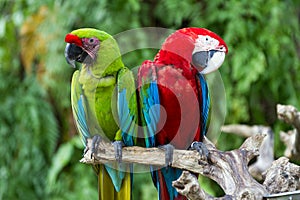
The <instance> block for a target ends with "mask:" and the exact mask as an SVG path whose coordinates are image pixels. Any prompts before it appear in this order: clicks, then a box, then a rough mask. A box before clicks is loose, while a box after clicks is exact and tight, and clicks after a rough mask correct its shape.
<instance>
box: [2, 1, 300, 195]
mask: <svg viewBox="0 0 300 200" xmlns="http://www.w3.org/2000/svg"><path fill="white" fill-rule="evenodd" d="M0 11H1V17H0V61H1V62H0V94H1V97H0V137H1V140H0V158H1V159H0V199H42V198H43V199H85V198H88V199H96V198H97V189H96V187H97V181H96V176H95V175H94V174H93V171H92V168H91V167H88V166H85V165H83V164H80V163H79V162H78V161H79V160H80V158H81V155H82V149H83V146H82V144H81V142H80V141H79V139H78V136H77V133H76V129H75V128H74V124H73V119H72V115H71V111H70V80H71V75H72V73H73V69H71V68H70V67H68V65H67V64H66V62H65V59H64V47H65V43H64V36H65V34H66V33H68V32H70V31H71V30H73V29H75V28H79V27H95V28H98V29H102V30H105V31H107V32H109V33H111V34H112V35H113V34H117V33H120V32H122V31H126V30H129V29H133V28H140V27H148V26H152V27H165V28H169V29H178V28H181V27H187V26H197V27H206V28H208V29H211V30H213V31H214V32H216V33H218V34H219V35H221V36H222V37H223V39H224V40H225V41H226V43H227V44H228V46H229V54H228V56H227V58H226V60H225V63H224V65H223V66H222V68H221V69H220V73H221V74H222V78H223V81H224V84H225V89H226V98H227V99H226V101H227V105H226V111H227V117H226V123H245V124H250V125H251V124H264V125H268V126H271V127H272V128H273V130H274V131H275V134H276V135H275V139H276V140H275V149H276V152H275V155H276V157H278V156H281V155H282V153H283V144H282V143H281V142H280V141H279V136H278V132H279V130H280V129H283V130H284V129H287V128H290V127H286V126H285V125H284V124H282V123H280V122H278V121H277V119H276V114H275V105H276V104H277V103H282V104H292V105H294V106H296V107H298V108H300V98H299V91H300V73H299V70H300V62H299V57H300V53H299V52H300V43H299V42H300V38H299V37H300V31H299V28H300V26H299V24H300V23H299V21H300V20H299V18H300V2H299V1H298V0H286V1H279V0H264V1H263V0H253V1H244V0H243V1H236V0H228V1H223V0H214V1H208V0H198V1H196V0H187V1H175V0H150V1H139V0H129V1H123V0H116V1H105V0H102V1H98V0H91V1H64V0H44V1H34V0H2V1H0ZM154 54H155V51H153V50H142V51H141V50H140V51H137V52H135V53H134V54H131V55H126V56H125V58H124V61H125V63H126V64H127V65H128V66H136V65H137V63H141V61H143V60H145V59H151V58H152V57H153V55H154ZM224 104H225V103H224ZM218 141H219V143H218V145H219V147H220V148H222V149H231V148H235V147H237V146H238V145H239V144H240V143H241V142H242V139H241V138H237V137H234V136H231V135H227V134H226V135H225V134H222V135H221V137H220V138H219V140H218ZM220 141H222V142H220ZM227 141H230V142H227ZM232 141H234V142H232ZM135 183H138V184H135V185H134V195H133V197H134V199H145V200H148V199H156V191H155V189H154V187H153V186H152V183H151V180H150V176H149V174H138V175H137V176H136V178H135ZM201 183H202V184H203V185H204V186H205V187H206V188H207V190H209V192H210V193H212V194H215V195H221V194H222V191H220V189H218V188H217V187H216V186H215V185H213V183H211V182H209V181H207V180H203V179H202V181H201Z"/></svg>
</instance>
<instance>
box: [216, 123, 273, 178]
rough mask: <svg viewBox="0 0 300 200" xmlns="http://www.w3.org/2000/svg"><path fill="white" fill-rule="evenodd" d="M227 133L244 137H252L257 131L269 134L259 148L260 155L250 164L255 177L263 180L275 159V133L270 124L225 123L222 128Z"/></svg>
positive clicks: (250, 169)
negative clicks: (265, 172)
mask: <svg viewBox="0 0 300 200" xmlns="http://www.w3.org/2000/svg"><path fill="white" fill-rule="evenodd" d="M221 130H222V131H223V132H225V133H233V134H236V135H238V136H242V137H250V136H253V135H255V134H257V133H263V134H266V135H267V136H266V137H265V138H264V140H263V143H262V145H261V147H260V149H259V156H258V157H257V160H256V162H254V163H253V164H251V165H250V166H249V171H250V173H251V175H252V176H253V177H255V178H256V179H258V180H262V173H263V172H264V171H265V170H267V169H268V168H269V167H270V166H271V164H272V162H273V161H274V133H273V131H272V129H271V128H270V127H268V126H259V125H254V126H248V125H241V124H231V125H224V126H223V127H222V129H221Z"/></svg>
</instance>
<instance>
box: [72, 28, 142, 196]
mask: <svg viewBox="0 0 300 200" xmlns="http://www.w3.org/2000/svg"><path fill="white" fill-rule="evenodd" d="M71 34H73V35H77V36H78V37H79V38H90V37H97V38H98V39H99V40H100V48H99V51H98V53H97V58H96V60H95V62H94V63H93V64H92V65H86V64H82V67H81V69H80V70H79V71H76V72H75V73H74V74H73V78H72V89H71V99H72V108H73V115H74V118H75V122H76V124H77V127H78V130H79V132H80V134H81V136H82V137H83V141H84V142H86V138H87V137H92V136H93V135H95V134H98V135H100V136H102V138H103V139H107V140H109V141H116V140H118V141H120V140H122V135H121V134H122V131H121V129H120V126H119V125H118V123H119V121H118V114H119V113H118V93H119V92H121V91H122V90H124V89H126V91H127V93H128V95H127V93H126V100H127V101H128V106H129V107H130V113H131V115H135V116H137V103H136V96H135V85H134V78H133V75H132V73H131V72H130V70H128V69H127V68H126V67H125V66H124V64H123V63H122V60H121V55H120V51H119V48H118V45H117V43H116V41H115V40H114V39H113V38H112V36H110V35H109V34H107V33H105V32H103V31H99V30H96V29H79V30H75V31H73V32H72V33H71ZM125 72H129V73H125ZM80 100H82V104H83V106H82V107H83V109H84V118H85V119H86V120H81V119H80V111H79V108H78V102H80ZM80 120H81V121H80ZM136 120H137V118H136ZM85 123H86V127H87V128H82V127H85ZM82 124H83V125H82ZM132 127H133V128H131V129H132V130H133V129H134V131H137V129H136V128H135V127H136V126H135V123H133V125H132ZM134 133H137V132H134ZM121 168H122V169H121ZM125 168H127V171H129V169H128V166H125ZM95 169H96V172H97V173H98V179H99V181H98V182H99V199H105V200H107V199H130V198H131V178H130V174H129V173H125V172H123V170H125V169H124V166H122V167H121V166H120V165H119V164H118V163H115V164H112V165H105V166H104V165H99V166H95ZM116 169H118V170H116ZM121 171H122V172H121Z"/></svg>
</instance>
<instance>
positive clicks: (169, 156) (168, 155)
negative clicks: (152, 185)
mask: <svg viewBox="0 0 300 200" xmlns="http://www.w3.org/2000/svg"><path fill="white" fill-rule="evenodd" d="M159 148H160V149H164V150H165V151H166V152H165V163H166V166H171V165H172V162H173V153H174V149H175V148H174V146H173V145H171V144H166V145H162V146H159Z"/></svg>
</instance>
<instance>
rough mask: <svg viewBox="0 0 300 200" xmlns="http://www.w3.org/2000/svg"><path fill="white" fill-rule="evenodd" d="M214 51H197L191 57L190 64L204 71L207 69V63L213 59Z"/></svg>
mask: <svg viewBox="0 0 300 200" xmlns="http://www.w3.org/2000/svg"><path fill="white" fill-rule="evenodd" d="M216 52H217V51H216V50H210V51H198V52H195V53H194V54H193V55H192V63H193V65H194V66H195V67H197V68H199V69H205V68H206V67H207V64H208V61H209V60H210V59H211V58H212V57H213V55H214V53H216Z"/></svg>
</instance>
